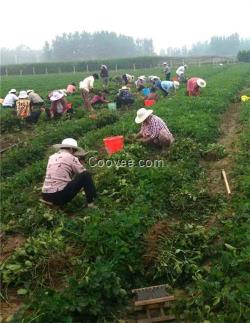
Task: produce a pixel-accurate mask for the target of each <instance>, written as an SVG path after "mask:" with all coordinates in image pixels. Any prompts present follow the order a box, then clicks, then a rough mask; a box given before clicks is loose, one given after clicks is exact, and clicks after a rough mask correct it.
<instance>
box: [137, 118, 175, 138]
mask: <svg viewBox="0 0 250 323" xmlns="http://www.w3.org/2000/svg"><path fill="white" fill-rule="evenodd" d="M146 120H147V121H146V122H145V121H144V122H143V123H142V126H141V130H140V133H141V134H142V136H143V137H144V138H145V137H150V138H152V139H155V138H158V137H159V135H160V132H161V130H165V132H167V134H168V135H169V136H172V134H171V132H170V130H169V129H168V127H167V125H166V123H165V122H164V121H163V120H162V119H161V118H159V117H157V116H154V115H151V116H149V117H148V118H147V119H146Z"/></svg>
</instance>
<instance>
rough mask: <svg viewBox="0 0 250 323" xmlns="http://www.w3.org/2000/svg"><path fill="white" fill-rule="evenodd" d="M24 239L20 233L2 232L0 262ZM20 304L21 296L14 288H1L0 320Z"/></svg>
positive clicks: (21, 243) (2, 320)
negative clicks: (5, 233)
mask: <svg viewBox="0 0 250 323" xmlns="http://www.w3.org/2000/svg"><path fill="white" fill-rule="evenodd" d="M25 240H26V239H25V238H24V237H23V236H21V235H13V236H10V237H5V236H4V234H1V245H0V264H1V263H3V262H4V261H6V260H7V259H8V258H9V256H11V254H12V253H13V252H14V251H15V250H16V249H17V248H19V247H21V246H22V245H23V244H24V243H25ZM20 306H21V297H20V296H18V295H17V293H16V290H15V289H8V290H3V289H1V304H0V322H5V321H6V319H7V318H8V317H9V316H10V315H12V314H13V313H15V312H16V311H17V310H18V309H19V307H20Z"/></svg>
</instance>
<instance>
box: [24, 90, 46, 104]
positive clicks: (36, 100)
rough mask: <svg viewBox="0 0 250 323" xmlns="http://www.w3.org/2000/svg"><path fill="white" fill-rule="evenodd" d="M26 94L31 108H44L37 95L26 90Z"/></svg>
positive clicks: (32, 91) (41, 100)
mask: <svg viewBox="0 0 250 323" xmlns="http://www.w3.org/2000/svg"><path fill="white" fill-rule="evenodd" d="M27 94H28V96H29V100H30V102H31V104H32V107H33V108H40V107H42V106H44V101H43V99H42V98H41V97H40V95H39V94H37V93H36V92H34V90H27Z"/></svg>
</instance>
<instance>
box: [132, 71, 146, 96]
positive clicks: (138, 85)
mask: <svg viewBox="0 0 250 323" xmlns="http://www.w3.org/2000/svg"><path fill="white" fill-rule="evenodd" d="M146 81H147V78H146V76H145V75H141V76H139V77H138V79H137V80H136V81H135V87H136V89H137V91H139V92H140V91H141V90H142V89H144V85H145V83H146Z"/></svg>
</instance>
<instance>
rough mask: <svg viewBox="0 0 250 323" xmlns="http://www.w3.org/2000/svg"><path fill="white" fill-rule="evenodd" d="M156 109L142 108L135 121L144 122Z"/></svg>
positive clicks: (138, 111)
mask: <svg viewBox="0 0 250 323" xmlns="http://www.w3.org/2000/svg"><path fill="white" fill-rule="evenodd" d="M153 112H154V111H153V110H147V109H145V108H141V109H139V110H137V116H136V118H135V123H142V122H143V121H145V120H146V119H147V117H148V116H150V115H151V114H152V113H153Z"/></svg>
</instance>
